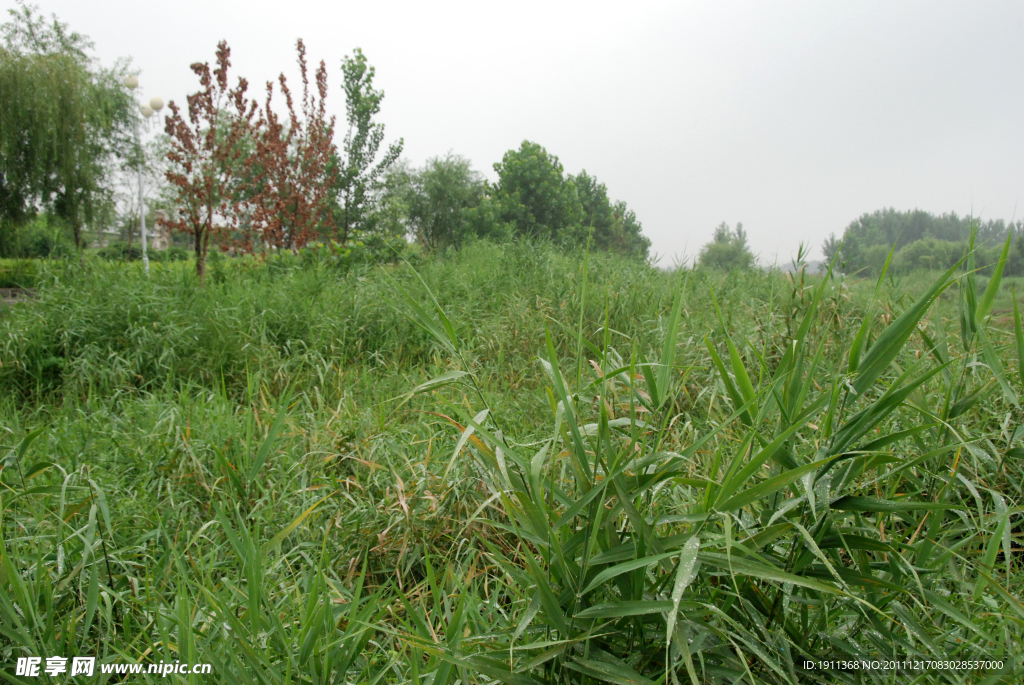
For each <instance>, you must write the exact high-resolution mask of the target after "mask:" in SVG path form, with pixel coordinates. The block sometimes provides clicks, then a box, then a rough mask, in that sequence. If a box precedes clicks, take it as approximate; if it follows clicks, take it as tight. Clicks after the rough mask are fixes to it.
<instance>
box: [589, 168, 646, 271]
mask: <svg viewBox="0 0 1024 685" xmlns="http://www.w3.org/2000/svg"><path fill="white" fill-rule="evenodd" d="M571 178H572V182H573V185H575V187H576V195H577V197H579V200H580V207H581V209H582V221H581V223H582V228H583V229H584V231H587V232H590V234H591V236H592V239H593V245H594V247H596V248H598V249H601V250H612V251H615V252H621V253H623V254H628V255H633V256H637V257H641V258H643V259H646V258H647V253H648V251H649V250H650V247H651V241H650V240H649V239H648V238H646V237H644V236H643V234H642V233H641V228H642V227H641V225H640V222H639V221H638V220H637V218H636V213H635V212H634V211H633V210H631V209H629V208H628V207H627V206H626V203H625V202H623V201H621V200H620V201H618V202H616V203H614V204H612V202H611V201H610V200H609V199H608V188H607V187H606V186H605V184H604V183H600V182H599V181H598V180H597V178H595V177H593V176H590V175H589V174H588V173H587V172H586V170H583V171H581V172H580V173H579V174H577V175H576V176H573V177H571Z"/></svg>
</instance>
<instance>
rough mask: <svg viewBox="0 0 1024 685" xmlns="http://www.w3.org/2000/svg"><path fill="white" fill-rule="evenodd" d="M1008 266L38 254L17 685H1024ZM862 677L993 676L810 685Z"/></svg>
mask: <svg viewBox="0 0 1024 685" xmlns="http://www.w3.org/2000/svg"><path fill="white" fill-rule="evenodd" d="M1006 254H1007V250H1006V249H1004V250H1003V253H1002V258H1001V260H1000V262H999V263H998V264H997V265H996V268H995V270H994V273H993V275H992V277H991V278H990V279H989V280H988V282H987V284H986V285H985V287H984V288H983V289H980V288H979V287H978V284H977V283H976V281H975V277H974V273H975V271H976V265H975V264H974V263H973V259H974V257H973V252H972V251H970V250H969V251H968V253H967V254H966V255H965V258H964V259H963V260H961V262H960V263H959V264H958V265H956V266H955V267H954V268H952V269H950V270H949V271H948V272H946V273H944V274H942V275H941V277H939V278H938V279H933V280H932V281H930V282H927V283H918V282H914V281H911V280H907V279H904V280H902V281H900V280H895V279H893V278H890V277H889V276H888V275H887V274H886V273H884V272H883V274H882V276H881V277H880V278H879V279H878V280H877V281H875V282H872V283H866V282H862V281H857V282H851V281H850V280H849V279H843V278H842V277H839V276H834V275H832V274H831V273H829V274H826V275H824V276H817V277H812V276H807V275H806V274H800V273H798V274H797V275H796V277H793V276H786V275H783V274H780V273H778V272H768V273H765V272H746V273H731V274H722V273H716V272H709V271H704V270H700V269H697V270H687V269H683V270H679V271H675V272H666V271H659V270H656V269H653V268H651V267H648V266H646V265H643V264H638V263H636V262H632V261H629V260H626V259H622V258H618V257H614V256H607V255H593V254H586V253H573V254H564V253H560V252H557V251H553V250H551V249H548V248H544V247H539V246H536V245H530V244H509V245H492V244H489V243H485V242H482V243H478V244H475V245H471V246H468V247H466V248H465V249H464V250H462V251H461V252H460V253H458V254H456V255H451V256H449V257H448V258H444V259H437V260H433V261H428V262H425V263H424V264H422V265H420V266H419V267H418V268H417V269H413V268H411V267H409V266H408V265H402V264H399V265H398V266H391V265H389V266H386V267H373V268H369V267H366V268H362V267H360V268H355V269H350V270H346V271H336V270H333V269H331V268H329V267H326V266H324V265H322V264H321V265H316V264H314V265H310V264H300V263H297V262H295V261H294V260H289V259H282V260H279V261H271V262H269V263H258V262H254V261H244V260H238V261H234V260H232V261H229V262H228V263H227V265H226V266H225V267H224V272H223V274H222V277H221V278H217V277H216V274H213V273H211V276H212V277H211V278H210V279H208V282H207V283H206V285H205V286H200V285H199V284H198V283H196V282H195V280H194V276H192V275H191V274H190V273H189V270H188V267H187V265H184V266H182V265H177V264H161V265H154V269H153V277H152V278H151V279H149V280H146V279H144V278H142V277H141V274H140V273H137V269H135V268H134V265H131V264H128V265H114V264H105V263H92V262H90V263H88V264H87V268H86V269H85V270H81V269H74V270H67V271H62V270H61V269H60V268H59V267H56V266H52V265H51V266H49V267H45V266H44V267H42V269H43V271H45V270H46V269H47V268H48V269H50V270H49V271H46V272H45V273H44V274H43V275H42V276H41V278H40V286H39V291H38V298H37V299H36V300H34V301H33V302H30V303H26V304H23V305H18V308H17V309H12V310H11V311H8V312H5V313H4V314H3V315H2V317H0V331H2V333H0V336H2V337H0V340H2V341H3V342H2V344H3V348H2V351H0V363H2V365H0V387H3V388H4V394H3V398H0V423H2V426H3V428H4V436H3V438H0V441H2V442H3V450H4V451H3V459H4V461H3V462H2V465H3V469H2V471H0V514H2V520H0V534H2V544H3V546H2V552H0V554H2V557H0V586H2V587H3V589H4V591H3V592H0V659H2V660H3V661H5V662H6V663H7V664H8V665H9V667H7V668H5V669H4V670H0V676H2V677H3V678H5V679H6V680H7V681H9V682H30V681H29V680H23V679H19V678H18V677H17V676H15V675H13V673H14V670H13V666H12V664H13V661H14V659H15V658H16V657H18V656H29V655H42V656H49V655H51V654H59V655H63V656H73V655H93V656H97V657H99V658H100V660H101V661H105V662H111V661H115V660H117V661H122V662H123V661H133V662H151V661H161V660H163V661H174V660H180V661H190V662H206V663H211V664H213V670H214V673H215V675H214V680H215V681H216V682H225V683H236V682H237V683H256V682H258V683H285V682H302V683H317V684H320V683H356V682H358V683H404V682H416V683H419V682H428V681H429V682H430V683H432V685H447V684H449V683H455V682H456V681H458V682H460V683H463V684H466V683H491V682H507V683H567V684H569V683H573V684H575V683H578V684H580V685H583V684H584V683H598V682H609V683H669V682H671V683H673V684H674V683H680V682H681V683H687V682H688V683H740V682H743V683H747V682H757V683H761V682H770V683H775V682H778V683H799V682H850V683H856V682H879V683H881V682H904V680H903V678H907V680H906V682H910V681H911V680H912V679H914V678H916V679H917V680H916V682H949V683H975V682H978V683H980V682H992V683H995V682H1007V683H1010V682H1017V681H1018V680H1019V678H1020V677H1021V676H1022V675H1024V668H1022V665H1021V663H1020V657H1019V655H1020V652H1021V638H1020V634H1021V626H1022V625H1024V605H1022V604H1021V601H1020V599H1019V597H1020V596H1021V566H1020V563H1021V562H1020V553H1019V549H1020V520H1021V518H1020V517H1021V510H1020V506H1019V502H1020V499H1021V496H1022V493H1021V488H1022V485H1021V483H1022V471H1021V461H1020V460H1021V456H1022V455H1024V446H1022V445H1021V439H1022V438H1024V428H1020V424H1022V423H1024V421H1022V420H1021V416H1022V415H1021V411H1020V407H1019V402H1020V396H1019V394H1020V392H1021V389H1022V376H1024V365H1022V363H1021V359H1024V329H1022V327H1021V319H1020V315H1019V311H1017V309H1016V306H1015V305H1014V306H1013V307H1012V308H1009V309H1007V308H1006V307H1005V305H1004V304H1003V303H1004V302H1005V294H1004V288H1003V283H1002V278H1001V276H1002V265H1003V264H1005V259H1006ZM879 658H900V659H903V658H911V659H920V660H936V659H937V660H955V659H960V658H967V659H993V660H997V661H1001V662H1002V663H1003V667H1002V668H1001V669H986V670H983V669H976V670H971V671H964V670H938V669H933V670H926V671H922V672H919V673H913V674H909V675H908V674H907V673H902V674H895V673H893V672H889V673H886V672H883V671H857V672H853V671H848V670H847V671H844V670H835V669H833V670H830V671H819V670H814V669H809V668H807V666H806V664H805V660H808V659H811V660H814V659H831V660H853V659H879ZM131 677H132V678H139V679H141V680H143V681H146V682H148V681H153V682H155V681H156V680H163V678H160V677H159V676H156V677H155V676H153V675H148V674H143V675H140V676H131ZM170 678H171V679H172V680H173V679H177V680H180V681H189V682H202V681H203V679H204V676H197V675H192V676H182V675H171V676H170ZM205 678H206V679H209V678H210V676H205ZM70 681H71V682H86V680H85V679H80V678H78V677H76V678H72V679H71V680H70Z"/></svg>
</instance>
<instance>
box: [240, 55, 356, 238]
mask: <svg viewBox="0 0 1024 685" xmlns="http://www.w3.org/2000/svg"><path fill="white" fill-rule="evenodd" d="M296 51H297V52H298V62H299V72H300V74H301V76H302V103H301V109H302V113H301V116H300V115H299V113H298V112H297V111H296V106H295V102H294V99H293V98H292V93H291V90H290V89H289V88H288V80H287V79H286V78H285V76H284V74H281V75H280V76H279V77H278V84H279V86H280V89H281V94H282V95H283V96H284V101H285V107H286V108H287V113H288V116H287V121H283V120H282V118H280V117H278V115H277V114H276V113H275V112H274V110H273V97H274V84H273V83H272V82H270V81H268V82H267V101H266V105H265V106H264V107H263V109H262V111H261V113H260V122H259V124H258V128H259V129H260V134H259V135H258V136H257V137H256V139H255V153H254V154H253V155H252V157H250V158H249V163H248V165H247V168H248V170H249V172H248V173H249V176H250V177H251V178H252V179H253V183H254V190H255V192H254V193H253V195H252V196H251V199H250V202H249V204H250V207H251V213H250V214H249V217H248V220H249V225H248V230H246V231H245V232H243V241H244V242H243V243H242V244H241V245H240V247H241V248H242V249H243V250H246V251H252V250H253V248H254V245H253V243H254V241H259V242H260V243H262V245H263V247H268V248H277V249H299V248H301V247H303V246H304V245H306V244H307V243H308V242H310V241H311V240H313V239H314V238H315V237H316V236H317V234H318V233H319V232H320V231H322V230H323V231H327V230H329V229H330V213H329V211H328V208H329V207H328V203H329V201H330V195H329V193H330V189H331V187H332V186H333V185H334V176H335V172H334V170H333V168H332V166H331V165H330V161H331V156H332V155H335V154H336V153H337V150H336V148H335V146H334V117H330V118H328V117H327V114H326V110H325V107H326V104H325V101H326V98H327V66H326V65H325V64H324V62H323V61H321V62H320V67H319V68H318V69H317V71H316V75H315V79H316V92H317V94H318V95H319V97H318V96H317V95H314V94H311V93H310V83H309V76H308V69H307V66H306V46H305V45H304V44H303V42H302V40H301V39H299V41H298V42H297V44H296Z"/></svg>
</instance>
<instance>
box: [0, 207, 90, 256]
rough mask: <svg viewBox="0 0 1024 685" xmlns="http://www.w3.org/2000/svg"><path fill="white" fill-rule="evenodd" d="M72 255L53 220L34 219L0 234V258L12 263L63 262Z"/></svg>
mask: <svg viewBox="0 0 1024 685" xmlns="http://www.w3.org/2000/svg"><path fill="white" fill-rule="evenodd" d="M74 254H75V243H74V241H73V240H72V239H71V238H70V237H69V236H68V235H67V231H66V230H65V229H64V227H63V226H62V225H61V224H60V223H59V222H58V221H56V220H51V219H50V218H49V217H48V216H46V215H40V216H37V217H36V218H35V219H33V220H32V221H30V222H29V223H27V224H24V225H21V226H11V225H7V226H5V227H3V230H2V231H0V255H3V256H6V257H10V258H14V259H18V258H20V259H42V258H56V259H66V258H68V257H72V256H74Z"/></svg>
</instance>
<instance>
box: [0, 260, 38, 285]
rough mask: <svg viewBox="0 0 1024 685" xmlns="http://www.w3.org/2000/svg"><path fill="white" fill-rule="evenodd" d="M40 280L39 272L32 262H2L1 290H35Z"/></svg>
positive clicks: (0, 272) (0, 273)
mask: <svg viewBox="0 0 1024 685" xmlns="http://www.w3.org/2000/svg"><path fill="white" fill-rule="evenodd" d="M38 278H39V270H38V268H37V266H36V263H35V262H33V261H32V260H29V259H20V260H14V259H3V260H0V288H34V287H35V286H36V283H37V281H38Z"/></svg>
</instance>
